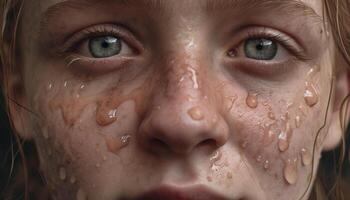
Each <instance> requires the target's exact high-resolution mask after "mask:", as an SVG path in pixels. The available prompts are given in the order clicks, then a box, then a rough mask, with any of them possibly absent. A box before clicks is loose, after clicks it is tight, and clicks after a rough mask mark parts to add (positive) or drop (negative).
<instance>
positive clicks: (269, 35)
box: [227, 27, 307, 75]
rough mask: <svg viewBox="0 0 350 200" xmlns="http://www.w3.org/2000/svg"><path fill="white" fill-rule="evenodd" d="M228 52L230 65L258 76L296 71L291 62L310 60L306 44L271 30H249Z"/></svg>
mask: <svg viewBox="0 0 350 200" xmlns="http://www.w3.org/2000/svg"><path fill="white" fill-rule="evenodd" d="M235 43H236V44H237V45H234V47H233V48H230V49H229V51H228V52H227V57H228V58H229V59H228V60H229V62H230V63H231V64H232V65H233V66H235V67H238V68H239V69H242V70H244V71H246V72H249V73H255V74H258V75H264V74H267V75H277V74H280V73H282V72H286V71H288V70H289V71H290V70H293V69H292V67H291V65H290V64H291V63H293V62H295V61H305V60H307V58H306V56H305V53H304V50H303V48H302V45H300V44H298V42H297V41H296V40H294V39H293V38H292V37H291V36H289V35H287V34H285V33H282V32H280V31H277V30H274V29H270V28H259V27H258V28H257V27H255V28H248V29H246V30H242V31H241V32H240V33H239V34H238V36H237V38H236V39H235Z"/></svg>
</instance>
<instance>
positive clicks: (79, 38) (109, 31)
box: [60, 24, 142, 54]
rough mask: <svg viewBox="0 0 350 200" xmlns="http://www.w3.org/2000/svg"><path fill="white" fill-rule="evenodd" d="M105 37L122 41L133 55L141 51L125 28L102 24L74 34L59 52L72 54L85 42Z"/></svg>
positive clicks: (140, 47) (138, 44)
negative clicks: (108, 36) (110, 36)
mask: <svg viewBox="0 0 350 200" xmlns="http://www.w3.org/2000/svg"><path fill="white" fill-rule="evenodd" d="M105 35H113V36H114V37H117V38H119V39H121V40H123V41H124V42H126V43H127V44H128V45H129V46H130V48H131V49H132V50H133V51H134V53H135V54H139V53H140V52H141V50H142V46H141V44H140V43H139V42H138V40H137V39H136V38H135V37H133V35H132V34H131V33H130V32H128V31H127V30H126V28H124V27H122V26H119V25H114V24H104V25H97V26H92V27H90V28H87V29H84V30H83V31H80V32H78V33H76V34H74V35H73V36H71V38H70V39H69V40H67V42H65V43H64V45H63V47H62V48H61V50H60V52H62V53H67V52H74V51H76V50H77V48H78V47H79V46H80V45H81V44H82V43H83V42H85V41H86V40H88V39H90V38H93V37H98V36H105Z"/></svg>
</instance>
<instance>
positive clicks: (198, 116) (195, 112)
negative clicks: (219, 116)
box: [187, 107, 204, 121]
mask: <svg viewBox="0 0 350 200" xmlns="http://www.w3.org/2000/svg"><path fill="white" fill-rule="evenodd" d="M187 113H188V115H189V116H190V117H191V118H192V119H193V120H196V121H199V120H202V119H204V114H203V112H202V110H201V109H200V108H199V107H193V108H191V109H190V110H188V112H187Z"/></svg>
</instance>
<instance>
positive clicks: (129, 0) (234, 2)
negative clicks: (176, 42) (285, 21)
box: [32, 0, 323, 16]
mask: <svg viewBox="0 0 350 200" xmlns="http://www.w3.org/2000/svg"><path fill="white" fill-rule="evenodd" d="M38 2H39V4H40V6H39V7H40V8H39V10H40V11H41V12H45V11H46V10H47V9H49V8H50V7H52V6H55V5H59V4H62V3H72V4H75V5H79V4H82V5H84V4H85V5H91V4H94V3H99V4H104V3H106V4H107V3H109V4H120V5H123V6H133V7H146V8H147V7H148V8H149V7H153V8H154V7H158V8H159V7H169V6H170V7H179V6H181V7H183V8H189V9H193V8H194V7H196V8H208V7H211V8H213V9H222V8H226V9H229V8H233V7H252V5H254V6H257V7H258V6H270V7H274V6H276V7H277V6H290V7H291V8H292V7H298V6H299V7H300V8H305V10H306V12H308V11H311V12H314V13H315V14H317V15H319V16H322V13H323V12H322V9H323V1H322V0H276V1H271V0H195V1H192V0H40V1H38ZM32 5H33V4H32ZM36 10H38V8H36ZM292 11H293V9H291V12H292Z"/></svg>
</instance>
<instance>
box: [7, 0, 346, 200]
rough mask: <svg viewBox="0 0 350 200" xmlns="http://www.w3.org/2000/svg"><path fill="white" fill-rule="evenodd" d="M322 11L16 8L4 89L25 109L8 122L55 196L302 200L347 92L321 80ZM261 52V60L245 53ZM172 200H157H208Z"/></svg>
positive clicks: (256, 5) (46, 4) (244, 4)
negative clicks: (16, 30) (16, 59)
mask: <svg viewBox="0 0 350 200" xmlns="http://www.w3.org/2000/svg"><path fill="white" fill-rule="evenodd" d="M322 9H323V7H322V2H321V1H318V0H305V1H297V2H296V1H292V0H283V1H252V0H244V1H240V0H237V1H220V0H206V1H186V0H180V1H146V0H145V1H136V0H135V1H133V0H130V1H116V0H113V1H112V0H104V1H92V0H90V1H83V0H75V1H58V0H39V1H26V2H25V3H24V8H23V14H22V20H21V23H20V34H19V46H20V55H21V62H20V65H21V66H20V70H19V71H20V72H18V73H14V74H13V76H14V77H13V78H12V79H11V80H12V82H11V83H10V85H11V87H13V88H22V90H19V91H21V92H17V93H18V94H16V96H17V97H18V98H17V99H18V100H19V101H20V103H21V104H23V105H26V107H28V108H30V109H31V110H32V111H33V112H34V113H36V115H32V114H31V113H28V112H25V111H23V110H18V109H17V110H16V111H14V112H13V113H15V114H14V115H13V116H12V118H13V119H14V120H13V121H14V125H15V128H16V129H17V131H18V132H19V133H20V135H21V136H22V137H24V138H28V139H33V140H35V143H36V145H37V149H38V153H39V158H40V164H41V170H42V172H43V174H44V176H45V177H46V181H47V184H48V187H49V188H50V190H51V192H52V194H53V196H54V198H55V199H58V200H61V199H79V200H84V199H89V200H90V199H106V200H114V199H118V200H119V199H161V198H160V196H159V198H157V196H152V197H149V196H147V195H146V196H141V195H144V194H146V193H147V192H149V191H152V190H155V189H156V190H157V189H159V188H161V189H162V190H167V191H169V190H174V191H181V192H182V191H187V190H190V189H193V188H196V191H198V190H199V189H198V188H200V191H201V190H202V189H203V188H204V189H203V190H205V191H207V190H210V191H214V193H217V194H219V195H220V196H221V197H222V198H221V197H220V199H225V198H226V199H307V196H308V195H307V194H308V193H309V191H310V189H311V188H310V187H308V186H309V183H310V181H311V179H313V178H314V175H315V174H316V171H317V170H316V169H317V166H318V160H319V158H320V155H321V152H322V151H323V150H328V149H330V148H331V147H332V146H334V145H336V144H337V143H338V141H339V134H338V132H339V131H336V130H338V125H339V124H338V123H336V121H337V116H338V115H337V113H338V111H337V110H338V109H337V108H338V104H340V102H336V103H333V100H332V101H331V102H330V101H329V100H330V97H332V99H334V98H336V97H339V96H342V95H343V94H344V93H346V91H347V90H348V89H347V87H345V88H343V87H342V89H341V90H340V91H333V90H332V88H331V86H332V85H334V86H335V87H338V86H339V84H345V85H346V83H347V82H346V81H345V83H343V82H339V81H338V79H335V78H334V77H335V75H336V74H335V72H334V71H335V68H336V67H337V66H334V65H335V60H334V57H335V56H334V43H333V39H332V36H331V35H330V33H329V31H330V30H328V29H327V27H324V23H323V22H324V21H323V16H322V13H323V12H322ZM101 38H102V39H101ZM101 41H102V43H101ZM257 42H258V43H257ZM263 45H266V46H268V47H269V48H268V49H267V50H268V51H267V52H275V54H273V56H267V57H264V56H266V55H265V54H258V55H257V54H254V53H252V52H254V50H261V49H263V50H264V46H263ZM109 47H111V48H109ZM108 48H109V49H108ZM101 49H102V50H101ZM104 49H108V51H104ZM248 49H250V50H249V51H248ZM101 52H102V53H101ZM106 55H107V56H106ZM109 55H110V56H109ZM19 80H20V81H19ZM338 82H339V83H338ZM330 95H331V96H330ZM325 119H326V121H325ZM330 128H331V130H333V131H328V130H329V129H330ZM314 144H316V145H314ZM164 188H165V189H164ZM169 188H170V189H169ZM307 189H309V190H307ZM175 193H176V192H175ZM152 194H154V193H152ZM304 194H305V195H304ZM180 197H181V196H177V197H175V196H174V195H173V196H172V197H168V198H167V199H195V200H196V199H199V200H201V199H208V197H203V196H201V195H200V194H198V195H195V196H191V198H189V197H188V196H182V198H180ZM224 197H225V198H224Z"/></svg>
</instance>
